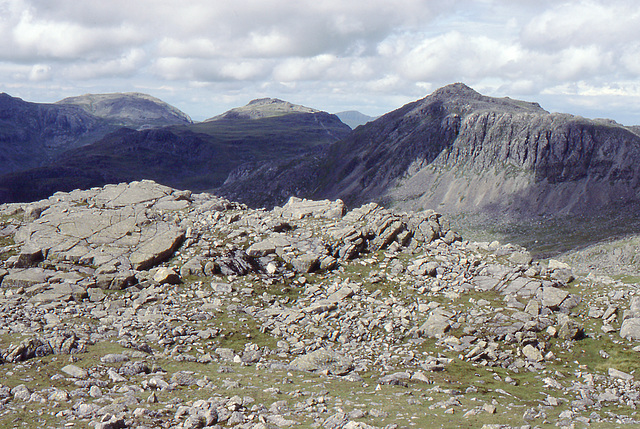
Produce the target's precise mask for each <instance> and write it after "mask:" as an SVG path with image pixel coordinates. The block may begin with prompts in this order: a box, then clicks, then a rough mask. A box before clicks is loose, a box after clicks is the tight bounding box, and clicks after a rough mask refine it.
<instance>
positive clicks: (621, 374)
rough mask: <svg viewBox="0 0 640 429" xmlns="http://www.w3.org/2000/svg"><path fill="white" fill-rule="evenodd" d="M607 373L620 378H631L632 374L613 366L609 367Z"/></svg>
mask: <svg viewBox="0 0 640 429" xmlns="http://www.w3.org/2000/svg"><path fill="white" fill-rule="evenodd" d="M608 374H609V377H613V378H619V379H621V380H633V375H632V374H629V373H626V372H623V371H620V370H617V369H615V368H609V369H608Z"/></svg>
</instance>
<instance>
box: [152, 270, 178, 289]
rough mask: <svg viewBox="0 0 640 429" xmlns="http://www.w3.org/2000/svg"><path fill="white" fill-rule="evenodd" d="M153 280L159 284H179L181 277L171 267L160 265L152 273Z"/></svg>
mask: <svg viewBox="0 0 640 429" xmlns="http://www.w3.org/2000/svg"><path fill="white" fill-rule="evenodd" d="M153 281H154V282H156V283H160V284H164V283H167V284H172V285H175V284H179V283H180V281H181V279H180V276H179V275H178V274H176V272H175V271H173V269H171V268H167V267H161V268H158V270H157V271H156V273H155V274H154V275H153Z"/></svg>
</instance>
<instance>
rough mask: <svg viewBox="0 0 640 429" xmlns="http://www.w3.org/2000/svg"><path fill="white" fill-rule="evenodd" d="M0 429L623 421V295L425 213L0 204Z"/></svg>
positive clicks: (130, 189) (114, 195)
mask: <svg viewBox="0 0 640 429" xmlns="http://www.w3.org/2000/svg"><path fill="white" fill-rule="evenodd" d="M0 260H1V264H0V281H1V283H0V308H1V313H0V315H1V319H0V356H1V364H0V373H1V374H2V375H0V427H36V426H37V427H52V428H58V427H91V428H102V429H106V428H128V427H137V428H143V427H148V428H152V427H165V428H169V427H175V428H202V427H220V428H222V427H238V428H278V427H320V428H326V429H334V428H372V427H373V428H375V427H378V428H382V427H387V428H398V427H486V428H501V427H547V426H565V427H586V426H590V427H618V426H620V425H622V424H638V423H640V417H639V416H638V415H637V411H636V407H637V406H638V405H640V390H639V389H640V381H636V380H635V371H636V369H638V367H639V366H640V365H639V362H640V361H639V360H638V353H639V352H640V347H639V346H638V345H637V341H638V340H640V295H637V294H636V291H637V285H636V284H633V283H623V282H621V281H618V280H614V279H612V278H610V277H606V276H598V275H596V274H594V273H591V274H589V275H588V276H587V277H578V278H575V277H576V275H575V274H574V273H572V271H571V269H570V267H569V266H568V265H566V264H564V263H562V262H559V261H555V260H550V261H547V262H538V261H533V260H532V258H531V256H530V255H529V253H528V252H527V251H526V250H525V249H523V248H519V247H516V246H512V245H501V244H500V243H498V242H493V243H470V242H468V241H463V240H462V238H461V237H460V236H459V235H458V234H457V233H455V232H454V231H451V230H450V229H449V227H448V225H447V222H446V220H444V219H443V218H442V217H441V216H440V215H439V214H437V213H435V212H433V211H423V212H418V213H397V212H394V211H392V210H388V209H385V208H383V207H380V206H378V205H376V204H367V205H364V206H362V207H360V208H357V209H354V210H351V211H348V212H347V211H346V209H345V206H344V205H343V204H342V202H341V201H307V200H299V199H295V198H292V199H291V200H290V201H289V202H288V203H287V204H286V205H285V206H283V207H276V208H275V209H273V210H272V211H265V210H251V209H247V208H246V207H245V206H242V205H239V204H236V203H232V202H229V201H227V200H224V199H221V198H218V197H215V196H212V195H209V194H192V193H190V192H186V191H177V190H174V189H171V188H167V187H165V186H161V185H157V184H155V183H153V182H147V181H143V182H133V183H131V184H120V185H108V186H105V187H104V188H96V189H91V190H86V191H73V192H70V193H57V194H55V195H54V196H52V197H51V198H49V199H47V200H43V201H39V202H36V203H30V204H6V205H2V206H0Z"/></svg>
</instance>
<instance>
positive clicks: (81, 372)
mask: <svg viewBox="0 0 640 429" xmlns="http://www.w3.org/2000/svg"><path fill="white" fill-rule="evenodd" d="M60 370H61V371H62V372H64V373H65V374H67V375H69V376H70V377H74V378H80V379H85V378H87V377H88V376H89V373H88V372H87V370H86V369H84V368H80V367H78V366H76V365H66V366H63V367H62V368H61V369H60Z"/></svg>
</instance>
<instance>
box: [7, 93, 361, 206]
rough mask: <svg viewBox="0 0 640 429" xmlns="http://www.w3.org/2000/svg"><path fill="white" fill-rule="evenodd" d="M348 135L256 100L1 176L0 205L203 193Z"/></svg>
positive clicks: (322, 116)
mask: <svg viewBox="0 0 640 429" xmlns="http://www.w3.org/2000/svg"><path fill="white" fill-rule="evenodd" d="M350 132H351V129H350V128H349V127H348V126H347V125H345V124H344V123H342V122H341V121H340V119H339V118H338V117H337V116H335V115H331V114H329V113H326V112H322V111H319V110H316V109H310V108H305V107H302V106H296V105H293V104H291V103H287V102H284V101H281V100H273V99H262V100H257V101H254V102H251V103H249V104H248V105H247V106H244V107H242V108H236V109H232V110H231V111H229V112H227V113H226V114H223V115H220V116H219V117H217V118H213V119H212V120H209V121H204V122H199V123H190V124H185V125H173V126H165V127H160V128H153V129H143V130H133V129H127V128H122V129H119V130H117V131H115V132H113V133H110V134H108V135H106V136H105V137H104V138H102V139H100V140H99V141H96V142H95V143H93V144H90V145H86V146H83V147H80V148H76V149H74V150H70V151H67V152H64V153H61V154H59V155H58V157H57V158H56V159H55V160H54V161H53V162H51V163H49V164H47V165H44V166H42V167H39V168H35V169H31V170H27V171H23V172H17V173H13V174H10V175H5V176H3V177H0V201H30V200H35V199H39V198H44V197H47V196H48V195H50V194H52V193H53V192H55V191H68V190H72V189H74V188H88V187H93V186H102V185H104V184H106V183H118V182H124V181H132V180H140V179H153V180H155V181H157V182H161V183H164V184H167V185H170V186H174V187H178V188H183V189H192V190H208V189H212V188H217V187H219V186H220V185H222V184H223V183H224V182H225V180H227V178H228V177H229V176H230V175H232V176H234V177H242V176H243V175H245V174H246V172H247V171H251V170H252V165H254V163H256V162H263V161H276V160H277V161H282V160H285V159H290V158H292V157H296V156H301V155H303V154H304V155H305V156H312V155H310V154H314V153H317V152H318V151H319V150H320V148H321V147H323V146H326V145H328V144H330V143H333V142H335V141H337V140H340V139H342V138H344V137H346V136H347V135H348V134H349V133H350Z"/></svg>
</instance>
